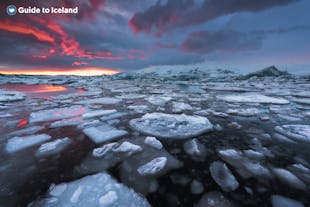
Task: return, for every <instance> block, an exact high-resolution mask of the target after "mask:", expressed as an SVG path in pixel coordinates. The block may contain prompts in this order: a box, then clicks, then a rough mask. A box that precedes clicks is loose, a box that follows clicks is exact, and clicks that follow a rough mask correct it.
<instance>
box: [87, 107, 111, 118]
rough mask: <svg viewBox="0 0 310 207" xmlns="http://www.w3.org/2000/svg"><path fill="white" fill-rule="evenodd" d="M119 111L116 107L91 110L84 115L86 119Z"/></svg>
mask: <svg viewBox="0 0 310 207" xmlns="http://www.w3.org/2000/svg"><path fill="white" fill-rule="evenodd" d="M116 112H117V111H116V110H115V109H111V110H96V111H89V112H87V113H85V114H83V115H82V117H83V118H84V119H90V118H94V117H98V116H107V115H111V114H113V113H116Z"/></svg>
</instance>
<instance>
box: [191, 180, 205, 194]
mask: <svg viewBox="0 0 310 207" xmlns="http://www.w3.org/2000/svg"><path fill="white" fill-rule="evenodd" d="M203 190H204V187H203V184H202V183H201V182H199V181H198V180H193V181H192V182H191V193H192V194H200V193H202V192H203Z"/></svg>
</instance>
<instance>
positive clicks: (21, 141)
mask: <svg viewBox="0 0 310 207" xmlns="http://www.w3.org/2000/svg"><path fill="white" fill-rule="evenodd" d="M50 138H51V136H50V135H47V134H38V135H29V136H24V137H13V138H11V139H9V140H8V143H7V144H6V151H7V152H8V153H13V152H18V151H20V150H23V149H26V148H29V147H32V146H35V145H38V144H40V143H42V142H45V141H47V140H49V139H50Z"/></svg>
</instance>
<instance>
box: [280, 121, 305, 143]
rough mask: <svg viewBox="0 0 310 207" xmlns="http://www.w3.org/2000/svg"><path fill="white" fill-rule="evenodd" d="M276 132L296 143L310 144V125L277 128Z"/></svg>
mask: <svg viewBox="0 0 310 207" xmlns="http://www.w3.org/2000/svg"><path fill="white" fill-rule="evenodd" d="M275 130H276V131H277V132H278V133H280V134H282V135H284V136H286V137H288V138H291V139H293V140H294V141H299V142H307V143H310V125H298V124H296V125H283V126H276V127H275Z"/></svg>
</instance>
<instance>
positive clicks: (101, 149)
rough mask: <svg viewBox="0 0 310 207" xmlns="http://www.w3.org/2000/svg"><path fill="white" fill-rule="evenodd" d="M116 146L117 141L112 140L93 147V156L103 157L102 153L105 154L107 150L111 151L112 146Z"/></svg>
mask: <svg viewBox="0 0 310 207" xmlns="http://www.w3.org/2000/svg"><path fill="white" fill-rule="evenodd" d="M115 146H117V142H112V143H109V144H105V145H103V146H102V147H98V148H95V149H93V157H97V158H100V157H103V156H104V155H106V154H107V153H108V152H109V151H111V150H112V149H113V147H115Z"/></svg>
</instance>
